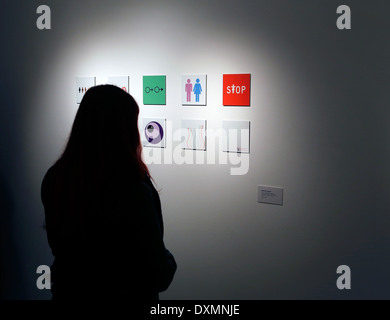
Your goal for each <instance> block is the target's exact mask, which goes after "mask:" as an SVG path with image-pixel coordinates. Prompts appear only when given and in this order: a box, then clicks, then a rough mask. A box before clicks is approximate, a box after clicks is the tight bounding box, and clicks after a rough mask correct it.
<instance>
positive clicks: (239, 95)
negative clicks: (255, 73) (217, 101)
mask: <svg viewBox="0 0 390 320" xmlns="http://www.w3.org/2000/svg"><path fill="white" fill-rule="evenodd" d="M250 103H251V75H250V73H248V74H224V75H223V105H224V106H250Z"/></svg>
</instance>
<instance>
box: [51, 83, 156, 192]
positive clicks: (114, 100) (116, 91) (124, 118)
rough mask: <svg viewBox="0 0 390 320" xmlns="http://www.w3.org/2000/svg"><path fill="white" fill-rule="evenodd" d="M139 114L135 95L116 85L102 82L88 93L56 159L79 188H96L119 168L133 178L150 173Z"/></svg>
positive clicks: (143, 177)
mask: <svg viewBox="0 0 390 320" xmlns="http://www.w3.org/2000/svg"><path fill="white" fill-rule="evenodd" d="M138 114H139V107H138V104H137V102H136V101H135V100H134V98H133V97H132V96H131V95H130V94H128V93H126V92H125V91H123V90H122V89H120V88H118V87H116V86H113V85H99V86H95V87H92V88H90V89H89V90H88V91H87V92H86V93H85V95H84V97H83V99H82V101H81V103H80V106H79V109H78V111H77V114H76V117H75V120H74V123H73V126H72V130H71V133H70V136H69V139H68V143H67V145H66V147H65V150H64V152H63V154H62V155H61V157H60V158H59V159H58V160H57V163H56V165H57V167H60V168H61V170H60V171H62V173H63V174H64V175H66V176H67V178H68V179H70V181H71V185H72V187H74V188H75V190H74V191H75V192H84V191H85V189H88V188H94V189H96V188H98V187H99V186H100V185H102V184H103V183H104V181H105V180H107V178H108V177H109V176H110V175H112V174H113V173H115V172H116V174H117V175H118V172H119V174H120V175H122V176H123V177H126V178H128V179H131V180H133V182H143V181H144V180H145V179H146V178H147V177H149V176H150V173H149V170H148V168H147V166H146V165H145V163H144V161H143V160H142V145H141V141H140V135H139V130H138Z"/></svg>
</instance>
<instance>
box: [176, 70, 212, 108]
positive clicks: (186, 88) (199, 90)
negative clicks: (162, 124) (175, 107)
mask: <svg viewBox="0 0 390 320" xmlns="http://www.w3.org/2000/svg"><path fill="white" fill-rule="evenodd" d="M181 96H182V105H183V106H205V105H206V102H207V76H206V75H183V76H182V77H181Z"/></svg>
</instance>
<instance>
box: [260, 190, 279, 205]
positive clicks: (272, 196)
mask: <svg viewBox="0 0 390 320" xmlns="http://www.w3.org/2000/svg"><path fill="white" fill-rule="evenodd" d="M257 202H261V203H269V204H277V205H280V206H282V205H283V188H279V187H269V186H261V185H259V186H258V189H257Z"/></svg>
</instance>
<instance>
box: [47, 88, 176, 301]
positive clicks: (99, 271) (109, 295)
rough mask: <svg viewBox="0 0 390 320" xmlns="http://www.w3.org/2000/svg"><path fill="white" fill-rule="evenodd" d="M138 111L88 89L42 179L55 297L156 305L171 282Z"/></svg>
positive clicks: (125, 97) (114, 93)
mask: <svg viewBox="0 0 390 320" xmlns="http://www.w3.org/2000/svg"><path fill="white" fill-rule="evenodd" d="M138 113H139V108H138V105H137V103H136V102H135V100H134V99H133V98H132V96H131V95H129V94H128V93H126V92H125V91H123V90H121V89H119V88H118V87H115V86H112V85H101V86H96V87H92V88H91V89H89V90H88V91H87V92H86V94H85V96H84V98H83V100H82V102H81V104H80V106H79V109H78V111H77V114H76V117H75V120H74V123H73V127H72V131H71V134H70V137H69V140H68V143H67V146H66V148H65V151H64V152H63V154H62V156H61V157H60V158H59V159H58V160H57V162H56V163H55V164H54V165H53V166H52V167H51V168H50V169H49V170H48V172H47V173H46V175H45V178H44V179H43V182H42V202H43V205H44V208H45V217H46V230H47V236H48V241H49V245H50V247H51V249H52V253H53V255H54V262H53V265H52V267H51V279H52V293H53V299H137V300H138V299H139V300H145V299H148V300H150V299H158V293H159V292H161V291H164V290H166V289H167V288H168V286H169V285H170V283H171V281H172V279H173V276H174V274H175V271H176V262H175V259H174V257H173V256H172V254H171V253H170V252H169V251H168V250H167V249H166V248H165V246H164V242H163V220H162V215H161V204H160V199H159V196H158V193H157V191H156V189H155V188H154V186H153V184H152V182H151V180H150V176H149V171H148V168H147V167H146V165H145V163H144V162H143V161H142V158H141V152H142V146H141V143H140V135H139V131H138V125H137V120H138Z"/></svg>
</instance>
